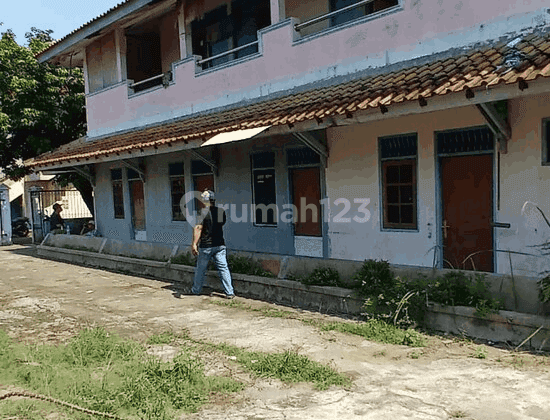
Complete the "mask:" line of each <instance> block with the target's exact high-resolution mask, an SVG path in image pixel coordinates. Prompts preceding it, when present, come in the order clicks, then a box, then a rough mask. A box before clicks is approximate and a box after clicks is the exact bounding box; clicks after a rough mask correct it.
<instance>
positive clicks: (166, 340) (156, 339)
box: [147, 331, 176, 344]
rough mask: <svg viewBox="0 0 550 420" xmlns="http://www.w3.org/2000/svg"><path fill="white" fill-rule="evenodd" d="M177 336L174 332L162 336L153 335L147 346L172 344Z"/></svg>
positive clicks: (167, 332)
mask: <svg viewBox="0 0 550 420" xmlns="http://www.w3.org/2000/svg"><path fill="white" fill-rule="evenodd" d="M175 338H176V336H175V335H174V333H173V332H172V331H165V332H163V333H160V334H155V335H152V336H151V337H149V338H148V339H147V344H170V343H172V342H173V341H174V339H175Z"/></svg>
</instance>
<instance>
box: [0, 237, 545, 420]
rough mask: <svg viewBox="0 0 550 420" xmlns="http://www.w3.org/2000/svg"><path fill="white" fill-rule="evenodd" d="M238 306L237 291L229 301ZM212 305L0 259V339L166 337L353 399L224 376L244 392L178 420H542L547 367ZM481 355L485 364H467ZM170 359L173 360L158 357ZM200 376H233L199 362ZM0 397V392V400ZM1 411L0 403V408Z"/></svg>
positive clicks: (209, 358) (530, 358) (497, 353)
mask: <svg viewBox="0 0 550 420" xmlns="http://www.w3.org/2000/svg"><path fill="white" fill-rule="evenodd" d="M236 292H237V294H238V292H239V291H238V290H237V291H236ZM222 301H223V302H226V301H225V300H222V299H221V298H219V297H215V296H188V295H180V293H178V291H176V290H174V289H173V288H172V287H171V285H170V284H168V283H165V282H161V281H156V280H152V279H146V278H140V277H134V276H127V275H123V274H116V273H112V272H108V271H103V270H96V269H92V268H87V267H81V266H75V265H70V264H65V263H61V262H56V261H50V260H44V259H40V258H38V257H37V256H36V254H35V251H34V249H33V247H32V246H28V245H13V246H7V247H1V248H0V328H2V329H4V330H6V331H7V332H8V333H9V334H10V335H11V336H12V337H16V338H19V339H23V340H27V341H33V342H36V341H43V342H54V343H59V342H64V341H66V340H67V339H68V338H69V337H71V336H72V335H73V334H74V333H75V332H76V331H78V330H79V329H80V328H83V327H90V326H104V327H105V328H107V329H108V330H116V331H117V332H119V333H120V334H122V335H124V336H127V337H132V338H135V339H138V340H145V339H146V338H147V337H149V336H151V335H153V334H159V333H161V332H164V331H167V330H171V331H174V332H178V331H184V330H185V331H188V332H189V334H190V336H191V337H192V338H194V339H200V340H207V341H209V342H213V343H221V342H224V343H228V344H232V345H236V346H239V347H242V348H246V349H248V350H259V351H283V350H286V349H292V350H296V351H298V352H299V353H300V354H303V355H307V356H308V357H309V358H311V359H313V360H316V361H319V362H322V363H326V364H330V365H332V366H333V367H334V368H336V369H337V370H338V371H340V372H342V373H345V374H347V375H349V376H350V377H351V378H352V379H353V385H352V387H351V388H350V389H342V388H336V387H333V388H331V389H329V390H326V391H316V390H314V389H313V387H312V386H310V385H308V384H297V385H286V384H282V383H280V382H279V381H276V380H270V381H268V380H260V379H254V378H251V377H249V376H247V375H245V374H243V373H242V372H233V371H231V372H230V373H231V374H234V375H235V376H237V377H238V378H239V379H241V380H243V381H244V382H245V383H246V384H247V385H248V386H247V388H246V390H245V391H243V392H242V393H240V394H239V395H236V396H233V397H230V398H229V399H226V400H224V401H217V402H213V403H212V404H210V405H208V406H205V407H204V408H203V409H202V410H201V411H200V412H199V413H196V414H190V415H185V416H183V417H182V418H185V419H197V420H198V419H201V420H202V419H205V420H218V419H220V420H221V419H242V420H259V419H276V420H278V419H286V420H308V419H315V420H318V419H327V420H328V419H330V420H333V419H339V420H348V419H350V420H351V419H392V420H397V419H419V420H429V419H452V418H464V419H476V420H483V419H487V420H489V419H491V420H493V419H499V420H505V419H510V420H524V419H538V420H550V358H549V357H548V356H546V355H535V354H531V353H523V352H522V353H519V352H512V351H510V350H509V349H505V348H497V347H495V346H491V345H487V344H482V343H481V344H480V343H475V342H473V341H471V340H465V339H457V338H452V337H445V336H442V337H437V336H433V338H431V339H430V343H429V345H428V346H427V347H424V348H410V347H405V346H395V345H384V344H378V343H374V342H370V341H367V340H365V339H363V338H361V337H358V336H353V335H348V334H342V333H337V332H322V331H320V330H319V329H317V328H315V327H313V326H311V325H309V324H306V323H304V322H302V321H301V319H311V318H313V319H323V320H330V319H338V320H342V319H341V318H334V317H330V316H327V315H322V314H317V313H311V312H306V311H301V310H296V309H292V308H286V307H279V306H276V305H273V304H269V303H265V302H258V301H253V300H248V299H244V298H240V297H237V298H236V299H235V301H236V302H238V303H242V304H244V305H246V306H251V307H252V308H261V307H271V308H279V309H284V310H287V311H292V312H293V316H292V317H289V318H274V317H266V316H264V315H262V314H261V312H258V311H252V310H248V309H246V308H243V307H239V306H237V307H228V306H226V305H220V304H216V303H219V302H222ZM480 346H482V347H481V348H482V349H483V350H481V351H486V352H487V357H486V358H484V359H479V358H475V357H473V355H475V353H476V351H478V352H479V351H480V350H479V349H480ZM157 350H158V351H159V352H160V353H161V354H164V355H169V354H170V353H171V352H173V351H175V350H176V349H172V348H170V347H163V348H160V349H157ZM204 357H205V361H206V366H207V369H208V370H210V371H212V372H214V371H218V372H226V373H227V370H228V369H232V368H231V366H230V364H228V363H227V359H224V356H223V355H215V354H205V355H204ZM6 389H7V387H6V385H5V384H0V394H1V393H2V392H4V391H5V390H6ZM1 403H2V401H0V404H1Z"/></svg>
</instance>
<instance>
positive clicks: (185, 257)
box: [171, 252, 197, 267]
mask: <svg viewBox="0 0 550 420" xmlns="http://www.w3.org/2000/svg"><path fill="white" fill-rule="evenodd" d="M171 262H172V264H181V265H190V266H192V267H194V266H195V265H196V263H197V257H195V256H194V255H192V254H190V253H188V252H187V253H185V254H180V255H178V256H177V257H174V258H172V261H171Z"/></svg>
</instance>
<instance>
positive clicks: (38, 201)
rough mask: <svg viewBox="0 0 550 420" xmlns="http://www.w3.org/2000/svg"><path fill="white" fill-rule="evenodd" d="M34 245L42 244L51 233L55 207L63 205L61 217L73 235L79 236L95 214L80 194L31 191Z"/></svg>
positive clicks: (73, 192)
mask: <svg viewBox="0 0 550 420" xmlns="http://www.w3.org/2000/svg"><path fill="white" fill-rule="evenodd" d="M30 198H31V214H32V220H31V223H32V236H33V243H37V242H41V241H42V239H43V238H44V237H45V236H46V235H47V234H48V233H49V232H50V222H49V219H50V217H51V216H52V214H53V213H54V210H53V205H54V204H55V203H58V204H61V207H63V212H62V213H61V217H63V219H64V220H65V224H66V225H68V226H69V227H70V229H71V232H72V233H76V234H78V233H79V232H80V230H81V229H82V226H83V225H84V224H85V223H86V221H88V220H90V219H92V218H93V214H92V213H91V212H90V210H89V209H88V206H86V203H85V202H84V200H83V199H82V196H81V195H80V192H79V191H78V190H76V189H71V190H34V191H30Z"/></svg>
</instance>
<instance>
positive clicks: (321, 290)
mask: <svg viewBox="0 0 550 420" xmlns="http://www.w3.org/2000/svg"><path fill="white" fill-rule="evenodd" d="M58 236H62V235H58ZM56 242H57V240H56ZM59 242H60V243H61V242H62V241H59ZM37 250H38V255H40V256H42V257H46V258H50V259H55V260H61V261H67V262H70V263H75V264H81V265H87V266H91V267H97V268H105V269H110V270H116V271H121V272H123V273H128V274H135V275H140V276H150V277H154V278H156V279H159V280H163V281H167V282H170V283H171V284H172V285H173V287H174V288H176V289H180V290H182V291H185V292H188V291H189V290H190V289H191V285H192V284H193V276H194V273H195V268H194V267H190V266H185V265H177V264H170V263H169V262H162V261H151V260H143V259H137V258H129V257H123V256H116V255H106V254H99V253H96V252H90V251H84V250H80V249H71V248H59V247H52V246H48V245H39V246H38V247H37ZM232 277H233V285H234V288H235V292H236V294H237V295H238V296H243V297H249V298H253V299H258V300H265V301H269V302H275V303H279V304H283V305H287V306H293V307H298V308H302V309H308V310H314V311H318V312H323V313H331V314H346V315H358V314H359V313H360V312H361V300H360V299H357V298H355V297H354V296H353V295H352V291H351V290H348V289H341V288H337V287H319V286H307V285H304V284H302V283H299V282H295V281H291V280H283V279H273V278H268V277H257V276H248V275H245V274H236V273H232ZM205 280H206V281H205V284H206V285H208V286H210V287H211V288H212V289H214V290H215V291H218V292H221V291H222V288H221V284H220V281H219V278H218V274H217V273H216V272H215V271H208V272H207V274H206V279H205Z"/></svg>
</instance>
